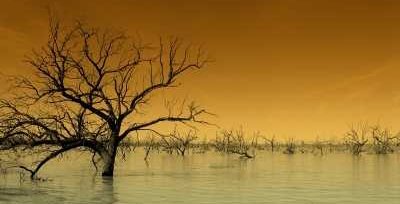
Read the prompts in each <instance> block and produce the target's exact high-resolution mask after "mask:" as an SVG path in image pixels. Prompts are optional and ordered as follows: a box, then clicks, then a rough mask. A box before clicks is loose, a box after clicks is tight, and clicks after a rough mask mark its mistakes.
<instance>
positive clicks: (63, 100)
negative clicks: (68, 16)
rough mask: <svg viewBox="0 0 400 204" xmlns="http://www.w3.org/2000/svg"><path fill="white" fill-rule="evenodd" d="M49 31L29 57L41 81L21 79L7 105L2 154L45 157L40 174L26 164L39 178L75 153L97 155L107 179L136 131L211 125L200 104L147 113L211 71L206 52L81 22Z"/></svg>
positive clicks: (2, 104)
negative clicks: (157, 98) (158, 99)
mask: <svg viewBox="0 0 400 204" xmlns="http://www.w3.org/2000/svg"><path fill="white" fill-rule="evenodd" d="M49 33H50V34H49V38H48V42H47V44H46V45H45V46H43V47H42V48H41V49H40V50H39V51H34V52H33V54H32V55H31V56H29V57H28V58H27V62H28V63H29V64H30V68H31V70H32V71H33V72H34V75H29V76H20V77H16V78H15V84H14V88H15V90H13V93H15V94H14V95H13V96H12V97H6V99H2V100H1V101H0V111H1V115H0V132H1V136H0V150H14V151H22V152H27V151H29V152H30V153H41V154H43V153H44V154H45V156H44V157H43V158H42V160H40V161H39V163H37V165H36V166H35V167H34V168H33V169H30V168H28V167H25V166H21V168H24V169H25V170H28V171H30V172H31V176H32V177H34V176H35V175H36V173H37V172H38V171H39V169H40V168H41V167H42V166H43V165H44V164H46V162H48V161H50V160H51V159H53V158H56V157H57V156H59V155H61V154H63V153H65V152H67V151H69V150H73V149H80V150H86V151H90V152H92V153H93V156H96V155H97V156H98V157H99V158H101V160H102V161H103V162H102V163H103V170H102V175H103V176H113V173H114V163H115V159H116V155H117V153H118V151H120V148H119V146H120V144H121V142H122V141H123V140H125V139H126V138H129V137H130V135H132V133H138V132H140V131H153V130H154V127H155V125H157V124H160V123H163V122H175V123H176V122H181V123H188V122H195V123H206V122H205V121H204V120H201V119H200V118H199V117H200V116H201V115H204V114H207V112H206V111H205V110H204V109H201V108H200V107H198V106H196V105H195V104H194V103H190V104H185V105H184V106H180V107H179V108H174V109H170V110H169V111H168V113H166V114H165V115H161V116H156V117H152V116H146V115H143V108H144V106H147V105H149V99H150V96H152V95H154V94H155V93H156V92H158V91H160V90H164V89H168V88H169V87H174V86H177V85H179V83H177V79H178V78H179V77H181V76H183V75H184V74H185V73H187V72H191V71H193V70H195V69H200V68H202V67H204V65H205V64H206V63H207V62H208V59H207V58H206V57H205V53H204V52H203V51H202V49H200V48H193V47H191V46H185V45H184V44H183V43H182V42H181V41H180V40H178V39H176V38H174V39H170V40H168V42H166V41H164V40H161V39H160V42H159V44H158V45H157V46H154V47H152V46H150V45H148V44H143V43H141V42H135V41H134V40H132V38H129V37H127V36H125V35H124V34H123V33H120V32H112V31H107V30H101V29H97V28H93V27H90V26H87V25H86V24H84V23H82V22H77V23H76V24H74V25H73V26H71V27H68V28H67V27H61V26H60V23H59V22H58V21H51V23H50V32H49ZM151 117H152V118H151Z"/></svg>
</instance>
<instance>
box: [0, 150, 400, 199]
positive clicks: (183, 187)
mask: <svg viewBox="0 0 400 204" xmlns="http://www.w3.org/2000/svg"><path fill="white" fill-rule="evenodd" d="M88 161H89V156H87V155H84V154H77V153H74V154H72V155H70V156H68V157H67V158H63V159H62V160H55V161H52V162H51V163H49V165H48V166H46V167H45V168H44V169H42V170H43V171H42V172H41V174H40V175H41V176H42V177H47V178H49V179H51V181H47V182H35V183H32V182H30V181H25V182H20V179H19V174H17V173H9V174H7V175H4V176H0V203H40V204H42V203H56V204H59V203H102V204H108V203H174V204H175V203H362V204H368V203H395V204H399V203H400V154H392V155H383V156H382V155H381V156H378V155H367V154H365V155H362V156H361V157H354V156H352V155H350V154H344V153H343V154H338V153H336V154H328V155H324V156H317V155H313V154H297V155H284V154H281V153H275V154H271V153H266V152H264V153H258V155H257V157H256V158H255V159H252V160H244V159H239V158H238V157H237V156H235V155H222V154H219V153H213V152H208V153H206V154H191V155H188V156H187V157H185V158H182V157H178V156H171V155H166V154H152V155H151V157H150V160H149V163H148V165H146V163H145V162H144V161H143V153H142V152H140V151H139V152H135V153H133V154H132V155H131V156H129V157H128V158H127V160H126V161H124V162H119V163H118V166H117V169H116V176H115V177H114V178H113V179H102V178H101V176H98V175H97V176H96V175H95V174H94V169H93V167H91V166H90V163H89V162H88Z"/></svg>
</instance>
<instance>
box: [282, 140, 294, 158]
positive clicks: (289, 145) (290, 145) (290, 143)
mask: <svg viewBox="0 0 400 204" xmlns="http://www.w3.org/2000/svg"><path fill="white" fill-rule="evenodd" d="M296 148H297V146H296V143H295V141H294V139H293V138H289V139H288V140H287V142H286V144H285V150H284V151H283V153H284V154H294V153H295V152H296Z"/></svg>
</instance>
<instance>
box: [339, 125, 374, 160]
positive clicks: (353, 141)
mask: <svg viewBox="0 0 400 204" xmlns="http://www.w3.org/2000/svg"><path fill="white" fill-rule="evenodd" d="M368 132H369V127H368V125H367V124H365V123H360V124H358V125H352V126H351V127H350V130H349V131H348V132H347V133H346V135H345V138H344V141H345V144H347V145H348V147H349V148H350V151H351V152H352V154H353V155H360V154H361V153H362V152H363V151H365V150H364V146H365V145H366V144H367V142H368Z"/></svg>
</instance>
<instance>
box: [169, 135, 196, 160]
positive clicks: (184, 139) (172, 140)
mask: <svg viewBox="0 0 400 204" xmlns="http://www.w3.org/2000/svg"><path fill="white" fill-rule="evenodd" d="M161 138H162V139H161V146H162V147H163V148H164V149H165V150H166V151H167V152H169V153H170V154H172V152H174V151H175V152H176V153H177V154H178V155H181V156H185V154H186V153H187V152H188V151H189V149H190V147H191V145H192V144H193V142H194V141H195V140H196V139H197V138H198V137H197V133H196V132H195V131H188V132H186V133H181V132H179V131H177V130H175V131H174V132H173V133H171V134H169V135H167V136H161Z"/></svg>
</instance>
